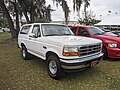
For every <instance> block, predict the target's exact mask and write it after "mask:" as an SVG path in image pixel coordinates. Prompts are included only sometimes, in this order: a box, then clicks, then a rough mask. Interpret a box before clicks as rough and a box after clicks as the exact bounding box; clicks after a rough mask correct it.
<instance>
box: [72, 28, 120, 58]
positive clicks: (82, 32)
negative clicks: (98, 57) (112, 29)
mask: <svg viewBox="0 0 120 90" xmlns="http://www.w3.org/2000/svg"><path fill="white" fill-rule="evenodd" d="M71 30H72V31H73V33H74V34H75V35H77V36H86V37H91V38H96V39H100V40H102V42H103V52H104V58H107V57H110V58H120V37H119V36H118V35H115V34H111V33H108V32H107V33H106V32H105V31H103V30H102V29H100V28H97V27H93V26H73V27H71Z"/></svg>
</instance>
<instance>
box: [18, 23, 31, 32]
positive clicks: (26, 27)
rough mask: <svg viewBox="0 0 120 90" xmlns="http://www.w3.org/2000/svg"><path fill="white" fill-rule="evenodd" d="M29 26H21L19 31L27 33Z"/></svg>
mask: <svg viewBox="0 0 120 90" xmlns="http://www.w3.org/2000/svg"><path fill="white" fill-rule="evenodd" d="M30 27H31V25H28V26H23V27H22V29H21V31H20V34H28V32H29V30H30Z"/></svg>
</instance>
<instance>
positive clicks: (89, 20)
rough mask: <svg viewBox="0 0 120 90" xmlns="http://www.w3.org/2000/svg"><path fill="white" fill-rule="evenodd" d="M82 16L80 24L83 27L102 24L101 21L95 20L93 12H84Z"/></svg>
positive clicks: (79, 20)
mask: <svg viewBox="0 0 120 90" xmlns="http://www.w3.org/2000/svg"><path fill="white" fill-rule="evenodd" d="M82 14H83V18H80V19H78V23H80V24H81V25H94V24H97V23H99V22H101V20H96V19H95V15H94V13H93V11H91V10H90V11H87V12H86V13H85V12H83V13H82Z"/></svg>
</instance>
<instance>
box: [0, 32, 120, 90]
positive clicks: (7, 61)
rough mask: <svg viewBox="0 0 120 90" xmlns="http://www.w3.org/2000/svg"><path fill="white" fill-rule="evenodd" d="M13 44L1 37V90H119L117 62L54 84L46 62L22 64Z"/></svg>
mask: <svg viewBox="0 0 120 90" xmlns="http://www.w3.org/2000/svg"><path fill="white" fill-rule="evenodd" d="M16 44H17V41H16V40H15V39H11V36H10V34H8V33H0V90H120V60H119V59H118V60H115V59H111V60H103V61H102V62H101V63H100V64H99V65H98V66H96V67H94V68H92V69H88V70H84V71H80V72H77V73H71V74H67V75H65V77H63V78H62V79H60V80H54V79H52V78H50V77H49V76H48V74H47V70H46V69H47V68H46V63H45V61H42V60H41V59H38V58H36V57H34V58H33V59H31V60H26V61H25V60H23V59H22V57H21V55H20V50H19V49H18V48H17V45H16Z"/></svg>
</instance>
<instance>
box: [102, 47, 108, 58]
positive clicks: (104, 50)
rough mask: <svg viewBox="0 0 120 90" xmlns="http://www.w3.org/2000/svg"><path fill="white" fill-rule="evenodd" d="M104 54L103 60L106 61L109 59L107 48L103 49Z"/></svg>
mask: <svg viewBox="0 0 120 90" xmlns="http://www.w3.org/2000/svg"><path fill="white" fill-rule="evenodd" d="M102 51H103V53H104V55H103V58H104V59H106V58H108V53H107V49H106V48H105V47H103V50H102Z"/></svg>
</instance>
